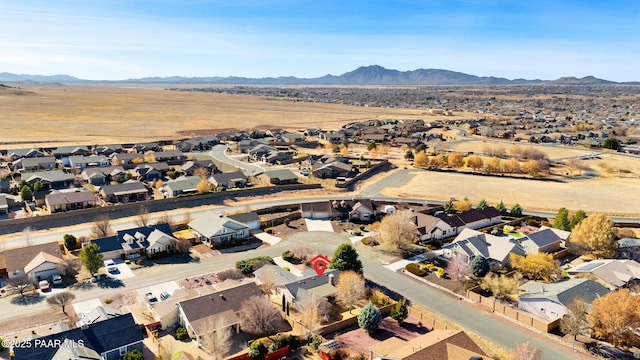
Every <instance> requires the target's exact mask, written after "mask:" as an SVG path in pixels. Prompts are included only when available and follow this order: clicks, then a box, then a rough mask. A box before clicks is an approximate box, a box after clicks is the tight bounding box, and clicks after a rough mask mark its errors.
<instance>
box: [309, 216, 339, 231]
mask: <svg viewBox="0 0 640 360" xmlns="http://www.w3.org/2000/svg"><path fill="white" fill-rule="evenodd" d="M304 222H305V223H306V224H307V231H328V232H333V226H332V225H331V221H329V220H312V219H306V218H305V219H304Z"/></svg>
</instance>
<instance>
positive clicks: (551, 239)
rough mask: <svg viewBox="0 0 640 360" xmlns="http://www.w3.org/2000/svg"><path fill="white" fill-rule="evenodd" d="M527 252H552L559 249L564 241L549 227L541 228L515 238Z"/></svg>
mask: <svg viewBox="0 0 640 360" xmlns="http://www.w3.org/2000/svg"><path fill="white" fill-rule="evenodd" d="M517 240H518V241H519V242H520V245H522V247H523V248H524V250H525V251H526V252H527V254H538V253H541V252H543V253H552V252H556V251H558V250H560V247H561V243H562V241H564V240H563V239H562V238H561V237H560V236H558V235H557V234H556V233H555V232H554V231H553V230H551V229H550V228H546V229H541V230H538V231H536V232H533V233H530V234H528V235H526V236H524V237H521V238H519V239H517Z"/></svg>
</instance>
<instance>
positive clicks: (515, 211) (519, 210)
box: [509, 203, 522, 217]
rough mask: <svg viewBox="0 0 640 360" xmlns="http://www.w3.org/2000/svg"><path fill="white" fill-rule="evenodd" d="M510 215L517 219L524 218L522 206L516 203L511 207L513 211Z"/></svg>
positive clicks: (510, 211)
mask: <svg viewBox="0 0 640 360" xmlns="http://www.w3.org/2000/svg"><path fill="white" fill-rule="evenodd" d="M509 214H511V216H515V217H520V216H522V206H520V204H518V203H516V204H515V205H513V206H512V207H511V210H509Z"/></svg>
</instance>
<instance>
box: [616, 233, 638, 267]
mask: <svg viewBox="0 0 640 360" xmlns="http://www.w3.org/2000/svg"><path fill="white" fill-rule="evenodd" d="M618 254H619V255H620V257H621V258H623V259H631V260H635V261H640V239H636V238H622V239H620V240H618Z"/></svg>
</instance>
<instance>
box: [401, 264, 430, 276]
mask: <svg viewBox="0 0 640 360" xmlns="http://www.w3.org/2000/svg"><path fill="white" fill-rule="evenodd" d="M404 268H405V269H406V270H407V271H408V272H410V273H412V274H413V275H416V276H425V275H426V274H427V272H426V271H425V270H422V269H420V265H418V263H409V264H407V266H405V267H404Z"/></svg>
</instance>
